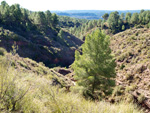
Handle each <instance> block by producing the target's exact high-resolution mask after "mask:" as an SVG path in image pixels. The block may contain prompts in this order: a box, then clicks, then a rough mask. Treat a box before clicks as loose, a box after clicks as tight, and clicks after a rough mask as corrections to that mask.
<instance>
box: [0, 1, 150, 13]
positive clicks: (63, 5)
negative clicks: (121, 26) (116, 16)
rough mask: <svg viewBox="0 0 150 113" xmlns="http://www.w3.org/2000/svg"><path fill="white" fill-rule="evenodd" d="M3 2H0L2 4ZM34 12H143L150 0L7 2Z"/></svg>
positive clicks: (148, 7)
mask: <svg viewBox="0 0 150 113" xmlns="http://www.w3.org/2000/svg"><path fill="white" fill-rule="evenodd" d="M1 1H3V0H0V2H1ZM5 1H6V2H7V3H8V4H9V5H11V4H15V3H18V4H20V6H21V7H23V8H27V9H29V10H32V11H45V10H141V9H150V4H149V3H150V0H5Z"/></svg>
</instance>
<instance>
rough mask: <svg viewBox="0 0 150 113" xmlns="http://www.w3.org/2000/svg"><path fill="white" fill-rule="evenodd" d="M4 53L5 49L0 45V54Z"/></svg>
mask: <svg viewBox="0 0 150 113" xmlns="http://www.w3.org/2000/svg"><path fill="white" fill-rule="evenodd" d="M5 53H6V50H5V49H4V48H2V47H0V55H4V54H5Z"/></svg>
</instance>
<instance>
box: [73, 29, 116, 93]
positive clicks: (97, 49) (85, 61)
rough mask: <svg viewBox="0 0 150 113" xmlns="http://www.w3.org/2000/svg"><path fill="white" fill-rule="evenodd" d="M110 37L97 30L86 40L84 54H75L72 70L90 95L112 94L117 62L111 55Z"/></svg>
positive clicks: (78, 81) (79, 83)
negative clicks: (100, 92) (96, 93)
mask: <svg viewBox="0 0 150 113" xmlns="http://www.w3.org/2000/svg"><path fill="white" fill-rule="evenodd" d="M109 43H110V41H109V37H108V36H106V35H105V34H104V33H103V32H100V30H96V31H95V32H94V33H92V34H91V35H88V36H87V37H86V39H85V43H84V44H83V45H82V54H80V53H79V52H78V51H76V52H75V61H74V63H73V64H72V68H73V69H74V71H75V75H76V76H75V77H76V80H77V83H78V85H80V86H83V87H84V88H85V91H86V92H88V93H89V94H90V95H93V94H95V92H98V91H103V93H105V94H108V93H110V90H111V86H112V85H114V81H113V80H112V78H114V77H115V66H116V64H115V60H114V59H113V56H112V55H111V49H110V47H109Z"/></svg>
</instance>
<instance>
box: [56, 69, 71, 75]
mask: <svg viewBox="0 0 150 113" xmlns="http://www.w3.org/2000/svg"><path fill="white" fill-rule="evenodd" d="M58 73H60V74H62V75H67V74H69V73H72V71H71V70H69V69H64V68H60V69H58Z"/></svg>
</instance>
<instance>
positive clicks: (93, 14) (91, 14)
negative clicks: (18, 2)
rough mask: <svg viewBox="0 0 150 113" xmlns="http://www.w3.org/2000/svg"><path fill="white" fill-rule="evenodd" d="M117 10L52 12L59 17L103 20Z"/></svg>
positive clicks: (121, 11) (133, 11)
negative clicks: (103, 17) (106, 14)
mask: <svg viewBox="0 0 150 113" xmlns="http://www.w3.org/2000/svg"><path fill="white" fill-rule="evenodd" d="M114 11H115V10H66V11H51V12H53V13H56V14H57V15H59V16H69V17H74V18H79V19H102V16H103V15H104V14H105V13H108V14H110V13H111V12H114ZM118 12H119V13H120V14H121V13H125V14H126V13H127V12H131V13H135V12H137V13H139V12H140V10H118Z"/></svg>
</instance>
